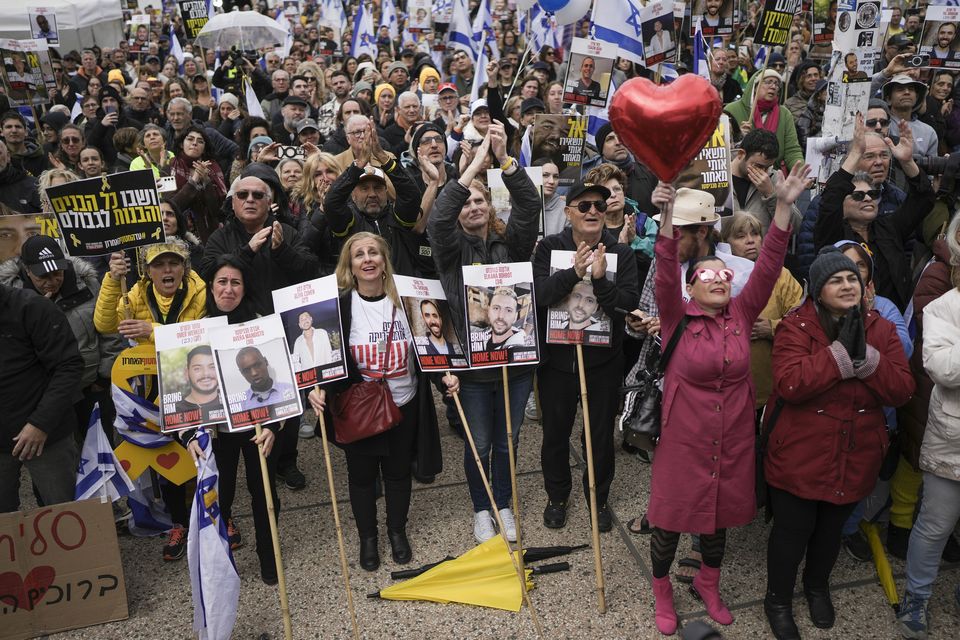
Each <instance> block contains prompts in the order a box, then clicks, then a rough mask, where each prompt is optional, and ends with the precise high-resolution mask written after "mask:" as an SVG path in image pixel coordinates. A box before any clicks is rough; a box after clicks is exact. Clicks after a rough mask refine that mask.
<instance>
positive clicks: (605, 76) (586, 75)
mask: <svg viewBox="0 0 960 640" xmlns="http://www.w3.org/2000/svg"><path fill="white" fill-rule="evenodd" d="M616 59H617V45H615V44H612V43H609V42H602V41H600V40H587V39H586V38H574V39H573V43H572V44H571V46H570V61H569V63H568V64H567V79H566V81H565V82H564V83H563V101H564V102H568V103H571V104H588V105H590V106H591V107H601V108H602V107H605V106H607V94H608V93H609V91H610V75H611V74H612V73H613V64H614V62H616Z"/></svg>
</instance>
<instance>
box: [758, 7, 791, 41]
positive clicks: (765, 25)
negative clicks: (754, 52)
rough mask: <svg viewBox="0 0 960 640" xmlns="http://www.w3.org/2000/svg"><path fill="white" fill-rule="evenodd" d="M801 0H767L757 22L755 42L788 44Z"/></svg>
mask: <svg viewBox="0 0 960 640" xmlns="http://www.w3.org/2000/svg"><path fill="white" fill-rule="evenodd" d="M800 2H801V0H766V2H765V3H764V4H763V13H761V14H760V21H759V22H758V23H757V35H756V36H754V43H755V44H765V45H767V46H781V47H785V46H787V41H788V40H789V39H790V25H792V24H793V16H795V15H796V14H797V13H798V12H799V11H800Z"/></svg>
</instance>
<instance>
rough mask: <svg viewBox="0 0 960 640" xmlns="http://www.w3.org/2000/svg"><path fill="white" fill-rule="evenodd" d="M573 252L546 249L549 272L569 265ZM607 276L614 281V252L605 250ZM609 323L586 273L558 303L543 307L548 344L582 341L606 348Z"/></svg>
mask: <svg viewBox="0 0 960 640" xmlns="http://www.w3.org/2000/svg"><path fill="white" fill-rule="evenodd" d="M576 255H577V252H576V251H557V250H553V251H551V252H550V273H551V274H554V273H556V272H557V271H563V270H564V269H569V268H571V267H572V266H573V261H574V258H575V257H576ZM606 257H607V275H606V278H607V280H609V281H610V282H616V281H617V254H615V253H608V254H606ZM612 325H613V323H612V322H611V321H610V316H608V315H607V314H606V312H605V311H604V310H603V307H601V306H600V303H599V302H598V301H597V296H596V295H595V294H594V293H593V282H592V280H591V279H590V272H589V271H588V272H587V276H586V277H585V278H583V279H582V280H580V281H579V282H577V284H575V285H574V286H573V290H572V291H571V292H570V293H569V294H567V297H565V298H564V299H563V300H561V301H560V302H559V303H558V304H556V305H553V306H551V307H549V308H548V309H547V343H548V344H584V345H588V346H591V347H609V346H610V343H611V337H612V335H613V326H612Z"/></svg>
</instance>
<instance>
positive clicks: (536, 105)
mask: <svg viewBox="0 0 960 640" xmlns="http://www.w3.org/2000/svg"><path fill="white" fill-rule="evenodd" d="M531 109H540V111H543V112H544V113H546V112H547V107H546V105H545V104H543V100H541V99H540V98H527V99H526V100H524V101H523V102H521V103H520V115H523V114H525V113H526V112H527V111H530V110H531Z"/></svg>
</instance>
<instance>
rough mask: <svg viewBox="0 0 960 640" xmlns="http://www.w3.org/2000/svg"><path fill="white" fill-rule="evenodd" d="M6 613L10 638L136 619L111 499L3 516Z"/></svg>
mask: <svg viewBox="0 0 960 640" xmlns="http://www.w3.org/2000/svg"><path fill="white" fill-rule="evenodd" d="M0 614H2V616H3V617H2V620H3V633H2V635H3V637H4V638H8V639H9V640H18V639H20V638H35V637H38V636H46V635H47V634H51V633H57V632H60V631H66V630H68V629H79V628H80V627H87V626H90V625H94V624H103V623H105V622H112V621H114V620H125V619H126V618H127V617H128V615H129V614H128V612H127V590H126V585H125V583H124V579H123V565H122V564H121V562H120V547H119V546H118V545H117V530H116V526H115V525H114V523H113V510H112V509H111V507H110V503H109V502H100V500H98V499H92V500H83V501H80V502H66V503H63V504H58V505H55V506H52V507H40V508H38V509H33V510H31V511H17V512H14V513H5V514H2V515H0ZM94 635H96V634H94Z"/></svg>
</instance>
